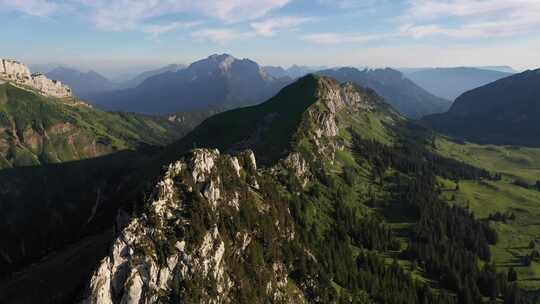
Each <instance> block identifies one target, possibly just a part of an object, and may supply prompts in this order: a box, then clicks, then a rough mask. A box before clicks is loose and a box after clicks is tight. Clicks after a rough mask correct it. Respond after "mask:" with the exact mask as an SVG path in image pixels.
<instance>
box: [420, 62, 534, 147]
mask: <svg viewBox="0 0 540 304" xmlns="http://www.w3.org/2000/svg"><path fill="white" fill-rule="evenodd" d="M539 84H540V69H539V70H534V71H530V70H529V71H525V72H523V73H520V74H516V75H512V76H509V77H506V78H503V79H500V80H497V81H495V82H492V83H490V84H487V85H485V86H482V87H479V88H476V89H474V90H471V91H468V92H466V93H464V94H463V95H461V96H459V97H458V98H457V99H456V101H455V102H454V104H453V105H452V107H451V108H450V110H449V111H448V112H447V113H444V114H439V115H433V116H430V117H426V121H427V122H428V123H429V124H430V125H431V126H433V127H434V128H435V129H437V130H439V131H441V132H446V133H449V134H452V135H455V136H459V137H462V138H465V139H467V140H472V141H476V142H480V143H494V144H509V145H527V146H540V125H539V124H538V117H540V85H539Z"/></svg>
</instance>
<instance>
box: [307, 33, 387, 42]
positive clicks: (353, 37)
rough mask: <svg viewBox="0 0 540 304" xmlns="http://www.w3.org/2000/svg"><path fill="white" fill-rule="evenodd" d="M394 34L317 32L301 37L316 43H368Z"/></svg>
mask: <svg viewBox="0 0 540 304" xmlns="http://www.w3.org/2000/svg"><path fill="white" fill-rule="evenodd" d="M392 36H393V35H390V34H374V35H368V34H361V33H352V34H342V33H317V34H310V35H303V36H300V39H301V40H303V41H307V42H310V43H316V44H329V45H330V44H345V43H366V42H371V41H376V40H381V39H385V38H390V37H392Z"/></svg>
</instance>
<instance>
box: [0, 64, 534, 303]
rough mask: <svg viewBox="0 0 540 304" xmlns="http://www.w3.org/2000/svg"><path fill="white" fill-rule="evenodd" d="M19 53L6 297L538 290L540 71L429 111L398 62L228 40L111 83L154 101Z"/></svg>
mask: <svg viewBox="0 0 540 304" xmlns="http://www.w3.org/2000/svg"><path fill="white" fill-rule="evenodd" d="M6 62H7V65H3V66H2V67H3V70H2V75H0V76H2V81H0V167H1V170H0V185H2V187H0V202H2V203H1V204H0V230H1V231H2V246H0V303H14V304H17V303H36V302H39V303H89V304H90V303H92V304H93V303H111V304H112V303H246V304H247V303H362V304H374V303H395V304H401V303H419V304H425V303H441V304H456V303H466V304H476V303H488V301H489V303H491V302H495V303H499V302H500V303H511V304H518V303H519V304H524V303H527V304H528V303H534V302H537V301H538V300H539V295H538V293H537V292H536V291H534V290H533V291H529V290H527V289H525V288H523V286H527V287H531V286H532V287H533V288H534V286H535V284H537V283H536V281H537V277H538V275H537V274H536V273H535V271H534V269H535V267H536V266H537V265H536V263H538V261H540V255H539V254H538V251H537V249H536V248H537V246H538V244H537V237H538V233H539V230H538V228H537V226H538V225H537V223H538V220H539V219H540V211H538V204H537V202H538V201H539V200H540V192H539V190H540V187H538V185H540V181H538V179H540V173H539V171H538V170H537V168H538V167H539V166H540V149H537V148H536V149H535V148H531V147H523V146H521V145H527V146H537V145H538V141H537V139H538V138H539V134H540V129H539V127H538V126H537V125H538V124H537V123H536V120H537V118H538V117H539V116H540V113H539V112H538V109H539V107H538V96H540V91H539V89H538V88H539V86H538V83H540V70H534V71H526V72H524V73H520V74H516V75H511V76H508V77H506V78H503V79H500V80H497V81H495V82H492V83H490V84H487V85H484V86H482V87H479V88H476V89H473V90H471V91H468V92H466V93H464V94H462V95H461V96H460V97H459V98H457V99H456V102H455V103H454V104H453V105H452V106H451V107H450V109H449V110H448V111H447V112H446V113H443V114H432V115H428V116H426V117H425V118H423V119H422V120H417V119H416V118H419V117H421V116H422V115H425V114H430V113H436V112H438V111H445V110H446V109H444V107H449V106H450V102H449V101H446V100H444V99H441V98H438V97H435V96H433V95H432V94H430V93H428V92H427V91H425V90H424V89H422V88H421V87H419V86H418V85H416V84H415V83H414V82H412V81H411V80H409V79H408V78H407V77H405V76H404V75H403V74H402V73H400V72H398V71H396V70H392V69H378V70H358V69H354V68H339V69H328V70H323V71H319V72H317V73H315V74H307V75H305V76H302V77H300V78H298V79H295V80H293V79H292V78H290V77H282V78H276V77H272V76H269V75H268V74H267V72H266V71H265V70H264V69H263V68H261V67H260V66H259V65H258V64H257V63H255V62H253V61H251V60H249V59H236V58H234V57H232V56H230V55H213V56H210V57H208V58H206V59H203V60H201V61H197V62H195V63H193V64H191V65H190V66H188V67H187V68H185V69H178V70H174V71H166V72H165V73H158V74H157V75H155V76H151V77H150V78H148V79H146V80H144V81H143V82H142V83H141V84H140V85H139V86H137V87H136V88H134V89H128V90H118V91H114V92H110V93H103V95H100V96H105V95H108V96H109V97H111V98H112V97H113V96H112V95H113V94H118V96H120V97H123V98H126V99H124V100H122V99H119V101H121V103H119V104H116V103H114V100H115V99H114V98H113V99H110V100H109V101H110V102H111V103H113V104H115V106H121V107H125V108H124V110H127V109H128V106H129V107H131V106H132V107H133V108H129V109H136V110H137V111H141V112H152V113H163V114H167V116H147V115H141V114H132V113H122V112H107V111H103V110H100V109H96V108H94V107H93V106H91V105H89V104H87V103H85V102H83V101H81V100H79V99H77V98H76V97H74V96H72V95H71V94H63V95H60V97H54V96H55V95H50V94H48V92H49V93H50V92H51V90H45V89H46V88H45V89H43V87H42V86H39V84H41V83H42V82H43V83H47V84H49V85H50V86H53V87H54V86H56V85H58V84H59V83H58V82H56V81H54V80H50V79H46V78H44V76H43V75H36V76H32V77H35V79H36V80H35V81H32V82H29V81H26V82H25V81H22V80H21V81H18V82H17V80H18V79H19V80H20V79H23V80H24V79H26V78H25V77H26V76H25V75H27V74H28V73H29V72H28V73H27V70H28V69H27V68H25V67H24V66H23V65H22V64H21V63H19V62H16V61H6ZM173 69H174V68H173ZM21 71H22V72H24V73H23V74H21ZM21 75H23V76H21ZM45 80H47V82H45ZM29 84H30V85H29ZM32 85H33V86H32ZM62 88H64V87H62ZM64 89H65V91H66V92H68V93H69V92H70V89H69V88H64ZM127 92H135V93H136V94H135V93H130V94H133V95H129V96H131V97H132V99H131V100H133V104H130V103H129V100H130V99H128V98H127V97H129V96H128V95H127V94H128V93H127ZM272 92H273V93H272ZM53 93H54V92H53ZM124 94H125V95H124ZM265 95H268V97H267V98H265V97H264V96H265ZM256 98H265V99H264V100H263V101H261V102H258V101H256V100H255V99H256ZM248 100H251V101H248ZM109 101H107V103H105V104H102V106H104V107H108V106H110V104H108V102H109ZM228 108H231V109H228ZM201 109H207V110H208V109H211V111H200V112H195V113H194V112H191V111H199V110H201ZM210 115H212V116H211V117H209V118H207V117H208V116H210ZM407 117H410V118H413V119H410V118H407ZM201 121H202V122H201ZM431 127H433V128H434V129H431ZM463 139H465V140H467V141H475V142H476V143H469V142H467V141H465V140H463ZM484 143H489V144H512V145H520V146H512V147H508V146H504V145H483V144H484ZM537 187H538V188H537ZM516 235H518V236H519V237H516ZM29 288H31V289H30V291H28V290H29Z"/></svg>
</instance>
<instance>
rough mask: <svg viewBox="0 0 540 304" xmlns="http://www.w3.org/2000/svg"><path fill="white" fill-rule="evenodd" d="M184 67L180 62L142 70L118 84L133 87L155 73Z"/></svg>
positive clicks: (173, 70)
mask: <svg viewBox="0 0 540 304" xmlns="http://www.w3.org/2000/svg"><path fill="white" fill-rule="evenodd" d="M185 68H186V66H185V65H182V64H169V65H166V66H164V67H161V68H159V69H155V70H150V71H145V72H142V73H140V74H139V75H137V76H135V77H133V78H131V79H130V80H128V81H125V82H122V83H121V84H120V86H121V87H122V88H135V87H137V86H138V85H140V84H141V83H143V82H144V81H145V80H146V79H148V78H150V77H152V76H156V75H159V74H163V73H167V72H178V71H179V70H183V69H185Z"/></svg>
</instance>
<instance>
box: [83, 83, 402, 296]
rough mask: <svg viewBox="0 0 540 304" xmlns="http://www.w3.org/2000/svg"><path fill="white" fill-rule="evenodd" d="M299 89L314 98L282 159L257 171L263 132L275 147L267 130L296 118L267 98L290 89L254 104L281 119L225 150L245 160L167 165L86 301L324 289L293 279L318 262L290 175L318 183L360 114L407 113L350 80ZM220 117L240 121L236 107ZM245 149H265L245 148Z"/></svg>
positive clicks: (198, 155) (195, 157)
mask: <svg viewBox="0 0 540 304" xmlns="http://www.w3.org/2000/svg"><path fill="white" fill-rule="evenodd" d="M296 85H297V86H298V87H300V88H301V89H302V90H306V91H305V92H306V93H307V94H306V96H307V100H305V102H306V103H305V104H302V106H301V109H302V110H301V112H298V113H297V112H294V115H300V116H301V117H302V119H301V120H300V121H298V122H297V123H296V124H295V125H294V127H292V130H294V131H293V132H292V133H282V134H279V136H280V137H279V140H281V141H284V142H285V143H287V144H288V145H285V146H284V145H281V146H279V147H280V148H282V149H284V150H283V151H281V153H279V155H284V156H283V157H282V158H281V160H279V161H276V160H274V162H273V165H272V166H271V167H263V168H259V169H257V164H256V160H255V159H256V155H255V154H257V155H264V154H265V153H266V152H268V151H265V150H263V146H262V145H261V143H262V140H263V138H265V139H266V141H265V143H268V141H270V144H273V145H276V143H275V142H273V141H272V140H273V139H270V138H268V132H270V134H271V133H272V132H275V130H276V129H282V128H283V127H284V120H285V121H286V119H287V117H285V116H283V113H277V112H273V111H275V110H277V108H276V107H270V108H267V106H268V103H274V105H276V103H278V104H280V105H281V106H283V105H284V104H283V103H281V102H284V103H285V102H286V100H285V99H286V98H285V97H287V96H288V94H289V93H291V92H284V93H282V95H281V96H280V98H276V99H274V100H271V101H269V102H267V103H265V104H263V105H261V106H260V107H261V108H260V109H254V111H255V112H257V113H258V115H262V116H263V117H267V116H268V115H269V114H273V115H274V116H276V117H281V118H282V119H281V120H279V119H275V120H267V122H266V125H265V126H261V127H260V128H259V130H257V128H256V127H246V126H244V127H245V128H242V130H245V131H246V132H249V133H246V134H245V137H236V140H237V142H235V141H233V140H231V141H228V143H227V146H222V148H223V149H224V150H226V151H236V152H234V153H233V155H236V156H230V155H223V154H220V152H219V151H218V150H214V149H196V150H193V151H192V152H190V153H189V154H188V156H186V157H184V158H182V159H181V160H179V161H173V162H172V163H171V164H170V165H169V166H168V168H167V170H166V172H165V173H164V175H163V178H162V179H161V180H160V181H159V182H158V184H157V186H156V188H155V190H154V192H153V194H152V196H151V198H150V199H149V201H148V204H149V205H148V206H147V207H146V208H145V211H144V212H143V214H142V215H140V216H138V217H135V218H133V219H132V220H131V221H130V222H129V224H127V226H125V228H123V229H122V230H121V231H120V233H119V236H118V237H117V238H116V239H115V241H114V244H113V246H112V248H111V251H110V254H109V255H108V256H107V257H105V258H104V259H103V260H102V261H101V264H100V266H99V267H98V268H97V270H96V271H95V273H94V275H93V276H92V279H91V281H90V283H89V286H88V292H87V294H86V297H85V300H84V301H83V303H88V304H90V303H160V302H171V301H179V302H180V303H183V302H190V301H192V302H196V303H239V302H243V303H266V302H269V303H303V302H306V301H307V300H306V299H305V296H306V295H310V297H311V294H312V293H313V292H314V290H317V289H318V288H320V283H319V280H320V279H321V278H320V277H318V276H317V275H305V276H304V277H302V278H301V279H300V280H299V281H298V280H297V281H293V280H292V279H291V276H292V273H291V272H292V269H293V268H294V267H293V264H292V263H293V260H295V259H305V260H308V261H311V262H313V263H317V261H316V258H315V257H314V256H313V255H312V254H311V253H310V251H309V249H307V248H303V247H301V246H300V247H297V243H298V242H299V240H298V239H297V237H296V235H297V231H296V227H295V225H294V224H293V222H294V220H293V218H292V216H291V211H290V209H289V208H290V204H291V202H292V201H294V199H295V196H297V195H300V192H296V193H295V194H292V197H291V196H290V195H291V194H290V193H289V192H287V190H285V189H286V188H285V186H284V185H282V182H281V181H282V180H284V179H290V180H294V181H296V182H293V184H298V185H299V187H300V188H299V189H298V191H300V190H301V189H307V187H308V186H309V185H310V184H313V183H317V174H321V173H320V171H318V170H321V168H326V166H333V162H334V161H335V158H336V153H337V152H338V151H343V150H345V149H346V146H347V143H346V142H343V138H342V137H340V134H341V132H343V131H344V130H345V129H347V128H349V127H352V126H353V124H352V122H351V121H350V118H351V116H358V115H370V116H372V117H374V118H376V117H377V115H378V113H384V115H386V116H385V119H387V122H388V123H391V122H392V121H394V119H399V116H398V115H397V114H395V113H393V112H392V111H391V110H390V109H389V108H387V106H386V105H385V104H383V103H381V100H380V99H378V98H377V97H376V96H375V95H374V94H373V93H372V92H369V91H367V92H366V91H360V90H358V89H357V88H356V87H355V86H354V85H352V84H350V83H347V84H343V85H341V84H339V83H338V82H337V81H335V80H332V79H329V78H326V77H316V76H307V77H305V78H303V79H301V80H300V81H299V83H297V84H296ZM298 87H294V85H293V86H292V88H291V87H289V88H288V90H291V91H292V92H294V91H295V90H296V89H298ZM292 95H293V96H295V94H292ZM288 101H291V102H292V100H288ZM294 102H298V103H303V102H304V100H294ZM264 110H273V111H270V112H269V113H268V112H266V111H264ZM283 110H284V111H285V110H286V109H283ZM239 111H242V110H239ZM243 114H244V115H247V117H249V114H248V113H243ZM221 116H230V117H229V118H231V117H234V111H231V112H226V113H224V114H221ZM377 119H378V118H377ZM259 122H260V121H259ZM394 122H395V121H394ZM222 127H225V126H222ZM206 128H208V125H202V126H201V127H199V129H206ZM261 128H262V129H264V130H261ZM229 131H231V130H229ZM201 134H205V133H197V132H195V136H200V135H201ZM254 134H256V135H257V136H255V135H254ZM259 136H260V137H259ZM289 139H292V140H291V142H289ZM190 140H191V139H190V138H187V139H185V141H186V142H190ZM225 140H227V139H225ZM289 144H290V145H289ZM205 145H206V144H204V143H203V146H205ZM209 145H210V146H211V145H212V144H209ZM306 146H309V148H307V149H306ZM176 147H178V146H176ZM176 147H173V149H175V150H176ZM245 148H253V149H256V151H255V152H251V150H247V151H245V150H244V151H238V149H245ZM231 149H232V150H231ZM267 160H268V159H267ZM266 164H267V165H268V164H269V163H268V162H266ZM325 170H326V169H325ZM261 246H262V247H261ZM263 248H264V249H263ZM293 248H295V249H293ZM291 251H295V253H294V254H293V255H294V257H291V256H289V255H290V254H291V253H290V252H291ZM297 279H298V277H297ZM248 282H249V283H248ZM311 301H315V302H317V301H320V300H317V299H316V298H315V299H313V298H312V299H311Z"/></svg>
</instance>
